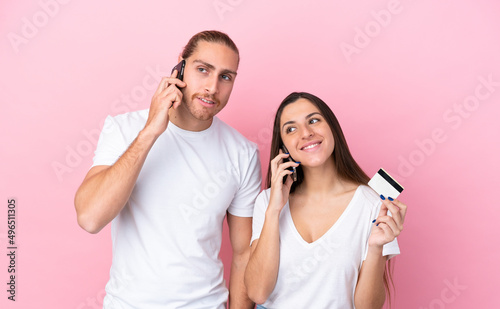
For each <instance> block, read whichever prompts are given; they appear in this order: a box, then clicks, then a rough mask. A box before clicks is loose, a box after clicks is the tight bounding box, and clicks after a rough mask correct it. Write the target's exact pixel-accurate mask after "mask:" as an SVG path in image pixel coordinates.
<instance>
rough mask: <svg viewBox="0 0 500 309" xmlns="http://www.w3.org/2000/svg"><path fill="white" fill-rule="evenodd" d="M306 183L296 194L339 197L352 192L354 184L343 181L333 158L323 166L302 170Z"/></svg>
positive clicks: (303, 183) (302, 184) (304, 182)
mask: <svg viewBox="0 0 500 309" xmlns="http://www.w3.org/2000/svg"><path fill="white" fill-rule="evenodd" d="M302 170H303V172H304V181H303V182H302V183H301V185H300V186H299V188H297V190H296V192H297V191H298V192H297V193H299V194H301V195H302V194H306V195H314V196H317V197H320V196H328V195H330V196H331V195H338V194H342V193H344V192H346V191H349V190H352V188H353V184H352V183H350V182H346V181H344V180H343V179H341V178H340V177H339V175H338V173H337V170H336V168H335V163H334V161H333V157H331V160H327V162H325V164H323V165H322V166H318V167H314V168H310V167H309V168H307V167H303V168H302Z"/></svg>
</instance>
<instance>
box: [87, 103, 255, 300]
mask: <svg viewBox="0 0 500 309" xmlns="http://www.w3.org/2000/svg"><path fill="white" fill-rule="evenodd" d="M147 118H148V110H142V111H138V112H132V113H127V114H123V115H118V116H115V117H108V118H107V119H106V122H105V125H104V128H103V131H102V133H101V136H100V138H99V142H98V145H97V150H96V152H95V157H94V163H93V166H97V165H112V164H114V163H115V162H116V160H117V159H118V158H119V157H120V156H121V155H122V154H123V152H124V151H125V150H126V149H127V148H128V147H129V145H130V144H131V143H132V142H133V140H134V139H135V138H136V136H137V134H138V133H139V131H140V130H142V129H143V128H144V125H145V123H146V120H147ZM260 186H261V173H260V162H259V154H258V149H257V146H256V145H255V144H254V143H252V142H249V141H248V140H247V139H246V138H244V137H243V136H242V135H241V134H240V133H238V132H237V131H236V130H234V129H233V128H231V127H229V126H228V125H227V124H225V123H224V122H222V121H221V120H219V119H218V118H216V117H215V118H214V119H213V123H212V125H211V126H210V128H208V129H206V130H204V131H201V132H192V131H185V130H182V129H181V128H179V127H177V126H175V125H174V124H173V123H169V124H168V127H167V130H166V131H165V132H164V133H163V134H162V135H161V136H160V137H159V138H158V139H157V140H156V142H155V143H154V145H153V147H152V148H151V150H150V152H149V154H148V156H147V158H146V161H145V163H144V166H143V167H142V169H141V172H140V174H139V177H138V179H137V182H136V185H135V187H134V189H133V191H132V195H131V196H130V199H129V201H128V202H127V204H126V205H125V207H124V208H123V210H122V211H121V212H120V213H119V214H118V216H117V217H115V218H114V219H113V221H112V223H111V237H112V242H113V261H112V266H111V270H110V279H109V282H108V283H107V285H106V297H105V299H104V308H106V309H110V308H113V309H117V308H119V309H122V308H124V309H129V308H148V309H154V308H162V309H164V308H207V309H209V308H210V309H214V308H224V307H225V303H226V301H227V296H228V291H227V288H226V285H225V282H224V279H223V265H222V262H221V260H220V259H219V251H220V247H221V241H222V223H223V220H224V216H225V215H226V211H228V212H229V213H231V214H232V215H235V216H239V217H251V216H252V214H253V205H254V202H255V198H256V196H257V195H258V193H259V191H260Z"/></svg>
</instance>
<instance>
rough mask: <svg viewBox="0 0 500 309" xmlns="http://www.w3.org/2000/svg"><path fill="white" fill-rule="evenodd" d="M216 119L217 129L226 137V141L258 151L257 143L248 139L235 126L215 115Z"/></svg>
mask: <svg viewBox="0 0 500 309" xmlns="http://www.w3.org/2000/svg"><path fill="white" fill-rule="evenodd" d="M214 121H215V122H216V125H217V131H218V132H219V134H220V135H221V137H222V138H223V139H224V141H226V142H228V141H231V142H232V143H233V144H234V145H235V146H237V147H238V148H239V149H245V150H248V151H257V150H258V147H257V144H256V143H254V142H252V141H250V140H248V139H247V138H246V137H245V136H244V135H243V134H241V133H240V132H238V130H236V129H235V128H233V127H231V126H230V125H228V124H227V123H225V122H224V121H222V120H221V119H219V118H218V117H214Z"/></svg>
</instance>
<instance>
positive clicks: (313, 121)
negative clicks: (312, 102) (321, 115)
mask: <svg viewBox="0 0 500 309" xmlns="http://www.w3.org/2000/svg"><path fill="white" fill-rule="evenodd" d="M318 121H319V119H316V118H313V119H311V120H309V123H310V124H313V123H316V122H318Z"/></svg>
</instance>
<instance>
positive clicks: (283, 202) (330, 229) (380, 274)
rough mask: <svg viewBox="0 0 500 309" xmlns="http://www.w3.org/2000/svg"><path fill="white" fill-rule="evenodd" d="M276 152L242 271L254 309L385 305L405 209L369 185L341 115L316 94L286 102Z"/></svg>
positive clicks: (274, 146)
mask: <svg viewBox="0 0 500 309" xmlns="http://www.w3.org/2000/svg"><path fill="white" fill-rule="evenodd" d="M283 150H285V152H284V151H283ZM288 151H289V153H288ZM271 158H272V160H271V162H270V164H269V169H268V175H267V186H268V189H267V190H265V191H263V192H262V193H261V194H260V195H259V196H258V198H257V200H256V202H255V209H254V218H253V220H254V221H253V233H252V243H251V256H250V260H249V262H248V266H247V270H246V273H245V284H246V286H247V291H248V294H249V296H250V298H251V299H252V300H253V301H255V302H256V303H257V304H262V306H260V305H259V306H258V307H257V308H267V309H271V308H286V309H288V308H299V309H301V308H329V309H331V308H342V309H345V308H354V307H355V308H357V309H360V308H381V307H382V306H383V304H384V302H385V289H386V286H387V287H388V280H387V279H388V278H386V277H387V275H386V262H387V260H388V259H389V258H391V257H392V256H394V255H397V254H399V247H398V244H397V241H396V239H395V238H396V236H398V235H399V234H400V232H401V230H402V229H403V222H404V218H405V214H406V205H404V204H403V203H401V202H400V201H398V200H394V199H392V198H391V197H384V196H380V197H379V196H378V195H377V194H376V193H375V192H374V191H373V190H372V189H371V188H369V187H368V186H366V184H367V182H368V180H369V177H368V176H367V175H366V174H365V173H364V172H363V170H362V169H361V168H360V167H359V166H358V164H357V163H356V162H355V161H354V159H353V158H352V156H351V154H350V152H349V149H348V147H347V143H346V141H345V138H344V135H343V133H342V129H341V128H340V125H339V123H338V121H337V119H336V118H335V115H334V114H333V112H332V111H331V110H330V108H329V107H328V106H327V105H326V104H325V103H324V102H323V101H322V100H321V99H319V98H318V97H316V96H314V95H311V94H308V93H292V94H290V95H289V96H288V97H286V98H285V99H284V101H283V102H282V103H281V105H280V106H279V108H278V111H277V113H276V117H275V120H274V130H273V139H272V145H271ZM292 158H293V159H292ZM294 168H295V170H296V173H297V179H296V181H293V177H292V174H293V169H294ZM388 211H390V212H391V214H392V216H389V215H388V214H387V213H388Z"/></svg>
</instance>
